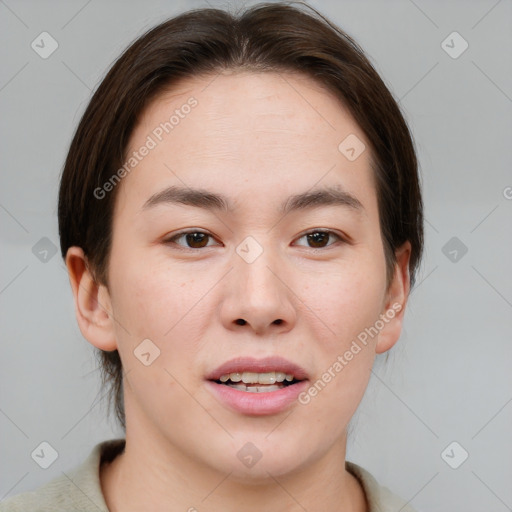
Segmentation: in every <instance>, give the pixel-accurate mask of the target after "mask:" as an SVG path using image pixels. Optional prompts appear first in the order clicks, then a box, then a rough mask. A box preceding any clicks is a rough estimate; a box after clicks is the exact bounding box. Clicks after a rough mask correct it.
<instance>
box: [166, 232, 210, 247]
mask: <svg viewBox="0 0 512 512" xmlns="http://www.w3.org/2000/svg"><path fill="white" fill-rule="evenodd" d="M181 238H184V239H185V245H184V244H182V243H177V242H176V241H177V240H179V239H181ZM210 238H212V236H211V235H209V234H208V233H203V232H202V231H187V232H184V233H179V234H178V235H175V236H173V237H171V238H169V239H168V240H166V242H165V243H173V244H177V245H179V246H181V247H183V248H185V249H202V248H204V247H208V246H209V245H208V241H209V239H210Z"/></svg>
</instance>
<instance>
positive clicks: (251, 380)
mask: <svg viewBox="0 0 512 512" xmlns="http://www.w3.org/2000/svg"><path fill="white" fill-rule="evenodd" d="M302 380H304V379H297V378H295V376H294V375H293V374H292V373H285V372H282V371H272V372H265V373H257V372H232V373H225V374H224V375H221V377H220V378H219V379H217V380H214V381H213V382H216V383H217V384H222V385H225V386H229V387H230V388H233V389H238V390H239V391H245V392H247V393H269V392H271V391H279V390H280V389H283V388H285V387H288V386H293V385H294V384H297V383H298V382H301V381H302Z"/></svg>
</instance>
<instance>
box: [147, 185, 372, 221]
mask: <svg viewBox="0 0 512 512" xmlns="http://www.w3.org/2000/svg"><path fill="white" fill-rule="evenodd" d="M161 204H182V205H186V206H193V207H196V208H203V209H205V210H210V211H219V212H227V213H232V212H234V210H235V207H234V205H233V203H232V202H231V201H230V199H229V198H228V197H226V196H224V195H222V194H217V193H214V192H210V191H208V190H204V189H198V188H190V187H187V188H183V187H177V186H171V187H168V188H166V189H164V190H162V191H160V192H157V193H155V194H153V195H152V196H151V197H150V198H149V199H148V200H147V201H146V202H145V203H144V205H143V206H142V211H145V210H149V209H151V208H154V207H156V206H158V205H161ZM322 206H344V207H346V208H348V209H350V210H352V211H354V212H356V213H363V212H364V211H365V210H364V206H363V205H362V203H361V202H360V201H359V199H357V198H356V197H355V196H353V195H352V194H350V193H348V192H347V191H345V190H343V189H342V188H341V187H340V186H332V185H331V186H326V187H323V188H320V189H316V190H309V191H307V192H303V193H300V194H295V195H292V196H290V197H288V199H286V200H285V201H284V203H282V204H281V207H280V209H279V211H280V213H281V214H282V215H287V214H288V213H290V212H293V211H299V210H307V209H312V208H319V207H322Z"/></svg>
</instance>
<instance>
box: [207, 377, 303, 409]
mask: <svg viewBox="0 0 512 512" xmlns="http://www.w3.org/2000/svg"><path fill="white" fill-rule="evenodd" d="M206 384H207V386H208V388H209V389H211V390H212V392H213V393H214V395H215V396H216V397H217V399H219V400H220V401H221V402H222V403H223V404H224V405H227V406H228V407H230V408H231V409H233V410H235V411H237V412H240V413H242V414H249V415H252V416H263V415H267V414H276V413H279V412H282V411H284V410H286V409H287V408H288V407H289V406H290V405H291V404H292V403H294V402H295V401H297V397H298V396H299V395H300V393H301V392H302V391H304V390H305V389H306V388H307V387H308V381H307V380H301V381H300V382H297V383H296V384H292V385H291V386H286V387H284V388H281V389H279V390H277V391H267V392H264V393H251V392H250V391H241V390H239V389H235V388H232V387H229V386H226V385H225V384H218V383H217V382H214V381H211V380H209V381H206Z"/></svg>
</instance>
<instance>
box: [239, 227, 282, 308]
mask: <svg viewBox="0 0 512 512" xmlns="http://www.w3.org/2000/svg"><path fill="white" fill-rule="evenodd" d="M260 240H261V238H260ZM268 240H269V239H268V238H267V239H266V240H265V242H264V244H263V243H260V242H259V241H257V240H256V239H255V238H254V237H252V236H248V237H247V238H246V239H244V240H243V241H242V242H241V243H240V244H239V245H238V246H237V248H236V255H235V256H236V259H235V273H236V275H237V279H240V280H241V282H242V283H243V284H244V288H245V290H246V292H247V293H250V294H251V296H252V298H256V297H258V296H260V295H262V296H265V297H266V299H267V300H268V298H269V297H268V296H269V295H271V296H273V295H275V294H276V293H277V294H279V292H280V291H281V290H280V288H281V286H282V283H280V282H279V280H278V279H277V277H276V274H277V273H278V268H279V267H280V266H281V265H280V264H279V262H278V257H277V256H276V251H275V249H273V248H272V247H271V244H270V242H269V241H268ZM280 285H281V286H280Z"/></svg>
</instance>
